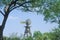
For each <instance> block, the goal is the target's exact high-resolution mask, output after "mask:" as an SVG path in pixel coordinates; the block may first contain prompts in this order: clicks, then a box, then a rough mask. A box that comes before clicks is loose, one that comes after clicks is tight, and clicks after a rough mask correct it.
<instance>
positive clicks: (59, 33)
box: [51, 28, 60, 40]
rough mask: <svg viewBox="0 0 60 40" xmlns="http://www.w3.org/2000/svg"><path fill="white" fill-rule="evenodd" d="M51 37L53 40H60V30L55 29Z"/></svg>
mask: <svg viewBox="0 0 60 40" xmlns="http://www.w3.org/2000/svg"><path fill="white" fill-rule="evenodd" d="M51 36H52V37H51V40H60V28H55V29H53V30H52V32H51Z"/></svg>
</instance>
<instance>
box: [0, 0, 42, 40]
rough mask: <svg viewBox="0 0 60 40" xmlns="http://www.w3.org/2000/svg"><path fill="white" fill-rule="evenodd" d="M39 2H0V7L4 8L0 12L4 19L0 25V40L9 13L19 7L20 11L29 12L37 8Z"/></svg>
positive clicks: (9, 0) (11, 0)
mask: <svg viewBox="0 0 60 40" xmlns="http://www.w3.org/2000/svg"><path fill="white" fill-rule="evenodd" d="M39 1H41V0H38V1H37V0H0V6H3V7H4V8H3V11H1V10H0V13H1V14H2V15H3V17H4V18H3V21H2V24H1V25H0V40H3V30H4V28H5V24H6V21H7V19H8V16H9V14H10V12H11V11H13V10H14V9H16V8H19V7H21V10H22V9H23V10H24V11H31V10H32V9H33V8H36V7H38V5H39V4H38V5H37V3H38V2H39ZM32 11H33V10H32Z"/></svg>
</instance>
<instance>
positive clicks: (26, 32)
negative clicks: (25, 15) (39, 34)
mask: <svg viewBox="0 0 60 40" xmlns="http://www.w3.org/2000/svg"><path fill="white" fill-rule="evenodd" d="M25 24H26V26H24V27H25V32H24V37H28V36H32V34H31V30H30V27H31V26H30V24H31V20H30V19H27V20H26V21H25Z"/></svg>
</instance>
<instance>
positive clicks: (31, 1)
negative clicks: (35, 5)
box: [10, 1, 32, 12]
mask: <svg viewBox="0 0 60 40" xmlns="http://www.w3.org/2000/svg"><path fill="white" fill-rule="evenodd" d="M31 2H32V1H27V2H24V3H22V4H20V5H19V6H16V7H14V8H12V9H11V10H10V12H11V11H12V10H14V9H16V8H18V7H20V6H23V5H24V4H26V3H31Z"/></svg>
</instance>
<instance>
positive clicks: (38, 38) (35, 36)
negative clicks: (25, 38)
mask: <svg viewBox="0 0 60 40" xmlns="http://www.w3.org/2000/svg"><path fill="white" fill-rule="evenodd" d="M33 40H42V33H41V32H40V31H36V32H34V34H33Z"/></svg>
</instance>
